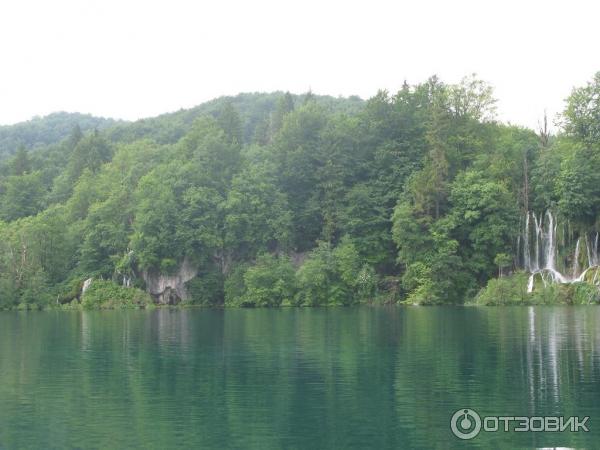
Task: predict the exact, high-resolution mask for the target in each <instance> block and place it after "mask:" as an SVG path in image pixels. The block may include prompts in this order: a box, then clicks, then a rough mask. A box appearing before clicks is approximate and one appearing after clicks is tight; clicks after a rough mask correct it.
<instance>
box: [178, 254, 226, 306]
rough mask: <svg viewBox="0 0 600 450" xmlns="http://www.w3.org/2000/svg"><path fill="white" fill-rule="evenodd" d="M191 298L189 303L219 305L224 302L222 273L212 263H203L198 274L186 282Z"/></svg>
mask: <svg viewBox="0 0 600 450" xmlns="http://www.w3.org/2000/svg"><path fill="white" fill-rule="evenodd" d="M186 287H187V289H188V292H189V294H190V297H191V299H190V300H189V303H190V304H194V305H202V306H220V305H223V303H224V298H225V293H224V279H223V273H222V272H221V270H220V269H219V267H217V266H216V265H214V264H204V265H203V266H202V267H201V268H200V270H199V271H198V276H197V277H196V278H194V279H193V280H191V281H189V282H188V283H187V284H186Z"/></svg>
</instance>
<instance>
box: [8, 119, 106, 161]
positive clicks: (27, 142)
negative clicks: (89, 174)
mask: <svg viewBox="0 0 600 450" xmlns="http://www.w3.org/2000/svg"><path fill="white" fill-rule="evenodd" d="M116 123H117V122H116V121H114V120H112V119H103V118H99V117H93V116H90V115H89V114H79V113H66V112H58V113H53V114H49V115H47V116H45V117H35V118H33V119H31V120H30V121H28V122H23V123H19V124H16V125H4V126H0V160H2V159H3V158H6V157H8V156H10V155H12V154H14V153H15V152H16V151H17V149H18V148H19V147H20V146H23V147H25V148H27V149H37V148H40V147H44V146H47V145H49V144H55V143H57V142H60V141H62V140H63V139H64V138H66V137H67V136H68V135H69V134H70V133H71V132H72V131H73V127H75V126H78V127H79V128H80V129H81V130H82V131H88V130H94V129H98V130H100V129H103V128H107V127H110V126H113V125H115V124H116Z"/></svg>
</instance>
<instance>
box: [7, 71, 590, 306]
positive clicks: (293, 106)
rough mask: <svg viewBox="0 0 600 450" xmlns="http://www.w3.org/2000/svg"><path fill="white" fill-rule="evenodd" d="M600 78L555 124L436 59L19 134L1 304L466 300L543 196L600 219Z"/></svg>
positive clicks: (505, 261) (503, 264)
mask: <svg viewBox="0 0 600 450" xmlns="http://www.w3.org/2000/svg"><path fill="white" fill-rule="evenodd" d="M599 94H600V74H598V75H596V77H595V78H594V80H593V81H592V82H591V83H590V84H589V85H587V86H584V87H581V88H578V89H575V90H574V91H573V94H572V95H571V97H570V98H569V100H568V104H567V107H566V110H565V113H564V115H563V124H562V125H563V129H562V131H561V132H560V133H559V134H558V135H556V136H550V135H549V134H548V133H547V131H546V130H541V131H540V132H537V133H536V132H534V131H532V130H527V129H524V128H520V127H515V126H509V125H505V124H502V123H498V122H497V121H496V120H495V99H494V98H493V92H492V89H491V88H490V87H489V86H488V85H486V84H485V83H483V82H481V81H479V80H477V79H475V78H473V77H469V78H465V79H464V80H463V82H461V83H460V84H458V85H449V84H445V83H443V82H442V81H441V80H439V79H437V78H436V77H432V78H430V79H429V80H427V81H426V82H424V83H421V84H418V85H414V86H409V85H407V84H405V85H404V86H403V87H402V89H401V90H400V91H399V92H396V93H388V92H379V93H378V94H377V95H376V96H375V97H373V98H371V99H369V100H368V101H366V102H363V101H361V100H360V99H358V98H350V99H341V98H340V99H338V98H332V97H319V96H315V95H313V94H311V93H308V94H306V95H303V96H292V95H290V94H284V93H275V94H241V95H239V96H237V97H231V98H222V99H218V100H215V101H213V102H209V103H206V104H203V105H200V106H199V107H197V108H194V109H191V110H183V111H180V112H177V113H172V114H166V115H163V116H159V117H157V118H153V119H147V120H143V121H138V122H134V123H119V124H116V125H114V126H111V127H107V128H104V129H102V127H95V128H96V129H94V130H90V131H84V130H83V127H82V126H81V125H80V126H79V127H75V128H73V129H72V131H71V133H70V135H69V136H68V137H66V138H65V139H63V140H61V141H60V142H57V143H55V144H52V145H48V146H45V147H43V148H38V149H37V150H36V151H35V152H32V151H28V150H27V149H26V148H25V147H18V145H17V146H16V147H15V148H14V149H11V151H15V152H16V153H15V155H14V156H13V157H11V158H10V159H8V160H6V161H5V162H4V163H3V165H2V167H1V168H0V177H1V178H0V220H1V221H0V305H1V306H2V307H15V306H18V305H21V307H31V306H34V305H41V306H46V305H56V304H66V303H70V302H72V301H73V302H78V301H82V302H83V303H84V305H87V306H89V307H95V306H115V305H119V304H124V305H136V304H145V303H148V302H149V301H150V297H149V296H148V295H147V294H146V293H145V292H144V291H146V292H149V293H150V294H152V296H153V300H154V301H159V302H165V303H178V302H180V301H183V302H184V303H190V304H201V305H231V306H278V305H306V306H317V305H347V304H353V303H357V302H371V301H376V302H398V301H400V302H410V303H462V302H464V301H465V300H468V299H471V298H473V297H474V296H475V295H476V294H477V293H478V292H479V291H480V290H481V289H482V288H483V287H485V286H486V284H487V283H488V281H489V280H490V279H493V278H495V277H497V276H498V275H499V274H502V275H506V274H509V273H516V275H515V276H514V277H513V278H514V279H516V278H517V277H518V275H519V274H518V273H517V272H518V271H519V269H520V262H519V256H518V246H519V233H520V229H521V228H522V223H523V217H524V215H525V214H526V213H527V212H528V211H538V212H543V211H546V210H549V209H550V210H552V211H554V212H555V213H556V214H558V215H559V216H560V217H562V218H565V220H568V221H569V223H570V224H571V225H570V227H571V228H570V229H571V230H584V229H585V230H586V231H590V230H591V231H593V230H596V231H597V230H598V228H599V227H598V225H599V224H598V217H599V213H600V120H599V117H600V101H599V100H598V99H599V97H600V95H599ZM596 245H597V244H596ZM90 278H93V279H94V281H93V282H92V287H91V288H90V289H89V291H86V292H87V293H86V295H84V296H81V290H82V285H83V282H84V280H87V279H90ZM101 280H103V281H101Z"/></svg>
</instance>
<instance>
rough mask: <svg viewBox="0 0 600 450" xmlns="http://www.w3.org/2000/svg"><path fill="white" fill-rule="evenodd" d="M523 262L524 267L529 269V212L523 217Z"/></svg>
mask: <svg viewBox="0 0 600 450" xmlns="http://www.w3.org/2000/svg"><path fill="white" fill-rule="evenodd" d="M523 263H524V264H525V269H526V270H529V271H531V253H530V251H529V212H528V213H527V216H526V217H525V232H524V233H523Z"/></svg>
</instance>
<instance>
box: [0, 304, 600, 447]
mask: <svg viewBox="0 0 600 450" xmlns="http://www.w3.org/2000/svg"><path fill="white" fill-rule="evenodd" d="M459 408H472V409H474V410H476V411H477V412H478V413H479V414H480V415H481V416H482V417H483V416H490V415H503V416H524V415H527V416H530V415H537V416H544V415H559V416H571V415H576V416H580V417H583V416H590V419H589V421H588V422H587V425H588V428H589V430H590V431H589V432H588V433H584V432H579V433H572V432H563V433H516V432H509V433H505V432H496V433H491V432H481V433H480V434H479V435H478V436H477V437H476V438H474V439H473V440H471V441H461V440H459V439H458V438H456V437H455V436H454V435H453V434H452V433H451V430H450V417H451V416H452V414H453V413H454V412H455V411H456V410H457V409H459ZM599 442H600V308H595V307H531V308H527V307H514V308H513V307H506V308H477V307H389V308H388V307H357V308H330V309H293V308H282V309H231V310H208V309H180V310H168V309H159V310H152V311H106V312H102V311H90V312H87V311H84V312H81V311H50V312H29V313H27V312H2V313H0V449H20V448H40V449H41V448H48V449H50V448H86V449H87V448H99V449H100V448H115V449H116V448H144V449H149V448H158V449H171V448H195V449H196V448H215V449H222V448H239V449H261V450H266V449H280V448H281V449H319V448H335V449H345V448H355V449H368V448H373V449H396V448H440V449H446V448H463V447H467V448H511V447H522V448H531V447H549V446H562V447H588V448H594V447H596V448H597V447H598V445H599V444H598V443H599Z"/></svg>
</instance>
